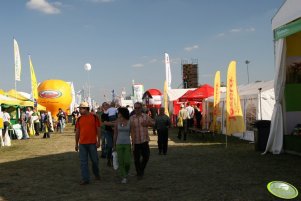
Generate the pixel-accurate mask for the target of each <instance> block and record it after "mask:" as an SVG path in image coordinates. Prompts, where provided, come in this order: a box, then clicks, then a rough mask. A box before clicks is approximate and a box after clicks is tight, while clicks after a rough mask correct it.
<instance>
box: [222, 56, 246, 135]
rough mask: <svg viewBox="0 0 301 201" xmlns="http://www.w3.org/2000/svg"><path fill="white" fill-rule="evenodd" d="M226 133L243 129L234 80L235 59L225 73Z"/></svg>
mask: <svg viewBox="0 0 301 201" xmlns="http://www.w3.org/2000/svg"><path fill="white" fill-rule="evenodd" d="M226 107H227V116H226V117H227V119H226V125H227V135H231V134H233V133H242V132H244V131H245V125H244V120H243V114H242V110H241V104H240V97H239V94H238V89H237V82H236V61H231V62H230V64H229V67H228V73H227V104H226Z"/></svg>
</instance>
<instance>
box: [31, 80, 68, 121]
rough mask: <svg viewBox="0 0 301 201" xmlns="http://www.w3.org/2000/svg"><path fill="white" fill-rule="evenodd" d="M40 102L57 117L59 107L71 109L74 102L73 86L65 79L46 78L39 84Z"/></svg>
mask: <svg viewBox="0 0 301 201" xmlns="http://www.w3.org/2000/svg"><path fill="white" fill-rule="evenodd" d="M38 94H39V97H38V100H37V101H38V103H39V104H41V105H43V106H45V107H46V109H47V110H48V111H50V112H51V115H52V116H53V117H55V118H56V114H57V113H58V111H59V108H62V110H63V111H64V112H66V111H69V107H70V104H71V102H72V94H71V86H70V85H69V84H68V83H67V82H65V81H63V80H45V81H43V82H42V83H41V84H40V85H39V86H38Z"/></svg>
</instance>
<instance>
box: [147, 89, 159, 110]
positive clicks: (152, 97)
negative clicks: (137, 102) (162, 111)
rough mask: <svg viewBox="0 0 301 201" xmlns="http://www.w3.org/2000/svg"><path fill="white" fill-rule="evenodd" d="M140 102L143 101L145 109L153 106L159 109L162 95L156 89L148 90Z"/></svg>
mask: <svg viewBox="0 0 301 201" xmlns="http://www.w3.org/2000/svg"><path fill="white" fill-rule="evenodd" d="M142 100H144V102H145V104H146V106H147V107H151V106H152V105H153V106H155V107H156V108H160V107H161V104H162V93H161V91H160V90H158V89H149V90H147V91H146V92H145V93H144V94H143V96H142Z"/></svg>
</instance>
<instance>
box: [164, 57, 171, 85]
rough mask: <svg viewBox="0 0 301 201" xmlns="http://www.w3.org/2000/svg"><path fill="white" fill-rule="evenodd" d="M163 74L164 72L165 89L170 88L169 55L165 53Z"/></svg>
mask: <svg viewBox="0 0 301 201" xmlns="http://www.w3.org/2000/svg"><path fill="white" fill-rule="evenodd" d="M165 74H166V78H165V80H166V82H167V89H171V86H170V85H171V72H170V60H169V55H168V54H167V53H165Z"/></svg>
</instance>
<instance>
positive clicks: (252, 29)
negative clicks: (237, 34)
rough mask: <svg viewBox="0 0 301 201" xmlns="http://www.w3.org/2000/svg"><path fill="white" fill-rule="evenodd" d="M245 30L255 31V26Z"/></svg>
mask: <svg viewBox="0 0 301 201" xmlns="http://www.w3.org/2000/svg"><path fill="white" fill-rule="evenodd" d="M245 30H246V32H253V31H255V28H254V27H250V28H247V29H245Z"/></svg>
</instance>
